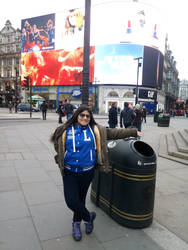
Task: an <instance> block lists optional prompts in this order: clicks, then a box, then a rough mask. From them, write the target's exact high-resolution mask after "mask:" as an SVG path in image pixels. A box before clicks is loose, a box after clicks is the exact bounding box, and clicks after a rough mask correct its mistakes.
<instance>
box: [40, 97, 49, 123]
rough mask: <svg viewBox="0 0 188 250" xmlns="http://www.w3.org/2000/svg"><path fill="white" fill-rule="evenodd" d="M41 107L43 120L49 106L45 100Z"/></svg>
mask: <svg viewBox="0 0 188 250" xmlns="http://www.w3.org/2000/svg"><path fill="white" fill-rule="evenodd" d="M40 108H41V110H42V118H43V120H46V112H47V109H48V106H47V104H46V102H45V101H43V103H42V104H41V106H40Z"/></svg>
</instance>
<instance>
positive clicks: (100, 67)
mask: <svg viewBox="0 0 188 250" xmlns="http://www.w3.org/2000/svg"><path fill="white" fill-rule="evenodd" d="M84 12H85V10H84V9H72V10H68V11H64V12H58V13H55V14H49V15H44V16H40V17H34V18H28V19H24V20H22V23H21V24H22V42H21V52H22V54H21V72H22V81H21V82H22V85H23V84H24V82H23V81H24V76H30V77H31V78H32V85H33V86H40V85H42V86H45V85H46V86H48V85H51V86H54V85H81V84H82V73H83V46H84V21H85V17H84ZM90 44H91V49H90V82H94V79H95V78H96V79H97V84H126V85H136V84H137V80H138V85H140V86H141V85H142V86H148V87H160V86H161V83H162V69H163V60H164V58H163V52H164V45H165V32H164V27H163V22H162V18H161V16H160V15H159V13H158V12H157V11H156V9H153V8H151V7H150V6H148V5H144V4H140V3H134V2H132V3H120V2H119V3H116V2H115V3H105V4H100V5H95V6H92V7H91V29H90ZM138 57H141V58H142V59H141V61H140V65H139V78H138V79H137V70H138V60H136V58H138Z"/></svg>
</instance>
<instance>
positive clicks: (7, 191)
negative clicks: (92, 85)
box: [0, 109, 188, 250]
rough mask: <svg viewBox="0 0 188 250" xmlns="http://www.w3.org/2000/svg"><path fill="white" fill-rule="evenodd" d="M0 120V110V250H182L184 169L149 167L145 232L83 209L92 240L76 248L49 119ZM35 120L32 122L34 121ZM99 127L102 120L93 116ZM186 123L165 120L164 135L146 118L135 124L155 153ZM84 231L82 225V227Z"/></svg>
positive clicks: (187, 197) (186, 235)
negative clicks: (151, 188)
mask: <svg viewBox="0 0 188 250" xmlns="http://www.w3.org/2000/svg"><path fill="white" fill-rule="evenodd" d="M28 116H29V113H17V114H15V113H12V114H9V113H8V109H0V249H1V250H60V249H61V250H62V249H65V250H73V249H77V250H79V249H80V250H89V249H90V250H92V249H93V250H96V249H97V250H125V249H126V250H147V249H148V250H174V249H177V250H188V168H187V166H186V165H183V164H180V163H177V162H173V161H170V160H167V159H164V158H161V157H158V161H157V179H156V190H155V205H154V220H153V223H152V225H151V226H150V227H148V228H145V229H136V230H135V229H130V228H126V227H123V226H121V225H119V224H117V223H116V222H115V221H113V220H112V219H111V218H110V217H109V216H108V215H107V214H105V213H104V212H103V211H102V210H101V209H100V208H98V207H96V206H95V205H94V204H93V203H92V202H91V201H90V197H89V193H88V197H87V206H88V208H89V209H90V210H94V211H96V213H97V218H96V220H95V228H94V232H93V233H92V234H91V235H89V236H88V235H86V234H85V233H83V238H82V241H81V242H75V241H74V240H73V239H72V235H71V218H72V214H71V212H70V211H69V209H68V208H67V207H66V205H65V201H64V196H63V186H62V180H61V175H60V173H59V170H58V168H57V165H56V164H55V162H54V159H53V157H54V154H55V152H54V149H53V145H52V144H51V143H50V142H49V136H50V134H51V133H52V132H53V131H54V129H55V128H56V127H57V126H58V123H57V121H58V117H57V114H56V113H53V112H48V113H47V120H45V121H43V120H42V119H41V117H42V115H41V113H33V118H35V119H30V118H29V117H28ZM36 118H37V119H36ZM95 118H96V121H97V122H98V123H99V124H102V125H105V126H107V116H99V115H96V116H95ZM187 125H188V119H186V118H182V117H178V118H172V119H171V121H170V127H169V128H161V127H157V125H156V123H154V122H153V117H148V118H147V123H146V124H143V129H142V130H143V133H144V136H143V138H142V140H143V141H145V142H146V143H148V144H149V145H151V146H152V147H153V149H154V150H155V152H156V154H157V152H158V145H159V137H160V134H162V133H168V132H172V131H175V130H178V129H181V128H182V129H183V128H187ZM82 228H83V229H84V225H82Z"/></svg>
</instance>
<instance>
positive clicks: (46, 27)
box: [21, 14, 55, 52]
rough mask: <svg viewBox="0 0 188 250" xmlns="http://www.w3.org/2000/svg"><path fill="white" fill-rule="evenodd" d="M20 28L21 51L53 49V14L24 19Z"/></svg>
mask: <svg viewBox="0 0 188 250" xmlns="http://www.w3.org/2000/svg"><path fill="white" fill-rule="evenodd" d="M21 30H22V35H21V52H37V51H41V50H53V49H55V14H49V15H44V16H39V17H33V18H28V19H24V20H22V22H21Z"/></svg>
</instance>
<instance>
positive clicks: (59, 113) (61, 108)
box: [57, 101, 65, 123]
mask: <svg viewBox="0 0 188 250" xmlns="http://www.w3.org/2000/svg"><path fill="white" fill-rule="evenodd" d="M57 113H58V115H59V123H63V122H62V117H63V116H65V110H64V104H63V101H62V102H61V103H60V104H59V107H58V109H57Z"/></svg>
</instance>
